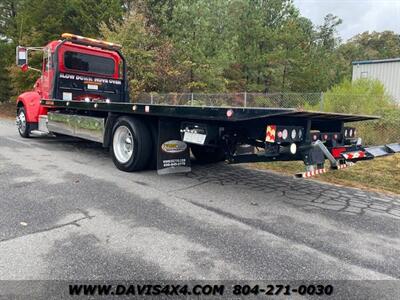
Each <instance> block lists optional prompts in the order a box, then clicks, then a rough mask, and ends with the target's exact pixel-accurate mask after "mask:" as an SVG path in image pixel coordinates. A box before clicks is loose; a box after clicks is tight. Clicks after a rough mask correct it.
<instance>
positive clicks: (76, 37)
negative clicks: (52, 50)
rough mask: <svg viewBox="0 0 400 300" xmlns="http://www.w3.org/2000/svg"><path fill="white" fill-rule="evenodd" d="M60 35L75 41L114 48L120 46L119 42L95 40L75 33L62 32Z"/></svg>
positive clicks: (119, 47)
mask: <svg viewBox="0 0 400 300" xmlns="http://www.w3.org/2000/svg"><path fill="white" fill-rule="evenodd" d="M61 37H62V38H64V39H66V40H76V41H81V42H85V43H88V44H92V45H93V46H106V47H110V48H115V49H121V48H122V46H121V45H119V44H114V43H109V42H105V41H101V40H96V39H92V38H88V37H84V36H80V35H76V34H72V33H63V34H62V35H61Z"/></svg>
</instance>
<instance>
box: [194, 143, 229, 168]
mask: <svg viewBox="0 0 400 300" xmlns="http://www.w3.org/2000/svg"><path fill="white" fill-rule="evenodd" d="M190 150H192V153H193V155H194V157H195V158H196V160H197V161H198V162H199V163H202V164H207V163H215V162H219V161H223V160H225V152H224V150H223V149H222V148H220V147H207V146H198V145H191V146H190Z"/></svg>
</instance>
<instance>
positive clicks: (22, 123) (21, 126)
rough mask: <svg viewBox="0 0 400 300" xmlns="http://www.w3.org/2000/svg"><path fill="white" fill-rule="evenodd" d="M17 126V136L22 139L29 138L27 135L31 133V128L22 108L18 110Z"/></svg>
mask: <svg viewBox="0 0 400 300" xmlns="http://www.w3.org/2000/svg"><path fill="white" fill-rule="evenodd" d="M17 126H18V132H19V135H20V136H22V137H23V138H29V134H30V133H31V126H30V124H29V123H28V122H27V120H26V112H25V108H24V107H21V108H19V109H18V112H17Z"/></svg>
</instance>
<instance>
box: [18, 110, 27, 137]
mask: <svg viewBox="0 0 400 300" xmlns="http://www.w3.org/2000/svg"><path fill="white" fill-rule="evenodd" d="M17 123H18V130H19V132H20V133H22V134H23V133H24V132H25V130H26V118H25V113H24V112H23V111H21V112H20V113H19V114H18V120H17Z"/></svg>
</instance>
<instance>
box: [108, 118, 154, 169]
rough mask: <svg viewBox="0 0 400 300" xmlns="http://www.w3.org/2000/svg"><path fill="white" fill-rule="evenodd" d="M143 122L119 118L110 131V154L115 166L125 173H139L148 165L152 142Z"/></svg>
mask: <svg viewBox="0 0 400 300" xmlns="http://www.w3.org/2000/svg"><path fill="white" fill-rule="evenodd" d="M151 137H152V136H151V132H150V130H149V128H148V127H147V125H146V124H145V122H143V121H142V120H140V119H136V118H129V117H120V118H118V119H117V121H116V122H115V124H114V127H113V130H112V140H111V153H112V158H113V162H114V164H115V166H116V167H117V168H118V169H120V170H122V171H126V172H133V171H140V170H143V169H145V168H147V166H148V165H149V163H150V159H151V157H152V149H153V142H152V138H151Z"/></svg>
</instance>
